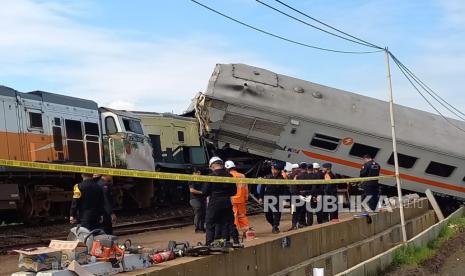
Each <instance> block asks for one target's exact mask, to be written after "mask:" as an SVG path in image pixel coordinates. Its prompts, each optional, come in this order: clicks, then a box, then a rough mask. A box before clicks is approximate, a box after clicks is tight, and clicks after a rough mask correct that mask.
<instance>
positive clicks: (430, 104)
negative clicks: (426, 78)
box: [393, 59, 465, 132]
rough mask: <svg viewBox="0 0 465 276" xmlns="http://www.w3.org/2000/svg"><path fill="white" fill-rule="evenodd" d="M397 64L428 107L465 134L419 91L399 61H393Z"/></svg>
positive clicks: (464, 130)
mask: <svg viewBox="0 0 465 276" xmlns="http://www.w3.org/2000/svg"><path fill="white" fill-rule="evenodd" d="M393 60H394V62H395V64H396V65H397V67H398V68H399V70H400V71H401V72H402V74H403V75H404V77H405V78H406V79H407V80H408V81H409V82H410V84H411V85H412V86H413V88H414V89H415V90H416V91H417V92H418V94H420V96H421V97H422V98H423V99H424V100H425V101H426V102H427V103H428V105H429V106H430V107H431V108H433V109H434V110H435V111H436V112H437V113H438V114H439V115H440V116H441V117H442V118H443V119H444V120H446V122H448V123H449V124H450V125H452V126H453V127H455V128H457V129H458V130H460V131H463V132H465V129H463V128H461V127H459V126H457V125H456V124H454V123H453V122H452V121H451V120H449V118H447V117H446V116H444V115H443V114H442V113H441V111H439V110H438V109H437V108H436V107H435V106H434V105H433V104H432V103H431V102H430V101H429V100H428V98H427V97H426V96H425V95H424V94H423V93H422V92H421V91H420V90H419V89H418V87H417V86H416V85H415V84H414V83H413V81H412V80H411V79H410V77H409V75H408V74H407V73H406V72H405V71H404V69H403V68H402V66H401V65H400V64H398V63H397V61H396V60H395V59H393Z"/></svg>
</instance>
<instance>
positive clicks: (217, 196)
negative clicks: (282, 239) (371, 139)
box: [189, 155, 381, 246]
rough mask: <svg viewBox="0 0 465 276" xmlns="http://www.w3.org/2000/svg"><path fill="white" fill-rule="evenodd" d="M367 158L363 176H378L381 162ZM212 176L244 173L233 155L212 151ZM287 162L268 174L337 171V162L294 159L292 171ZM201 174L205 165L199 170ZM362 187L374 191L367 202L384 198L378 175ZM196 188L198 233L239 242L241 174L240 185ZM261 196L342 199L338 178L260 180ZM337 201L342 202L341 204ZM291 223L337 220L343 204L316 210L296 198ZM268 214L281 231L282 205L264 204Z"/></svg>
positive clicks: (243, 209)
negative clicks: (291, 181) (334, 165)
mask: <svg viewBox="0 0 465 276" xmlns="http://www.w3.org/2000/svg"><path fill="white" fill-rule="evenodd" d="M363 159H364V164H363V166H362V169H361V171H360V176H361V177H369V176H379V173H380V169H381V168H380V166H379V164H378V163H376V162H375V161H374V160H373V159H372V158H371V157H370V156H369V155H365V156H364V158H363ZM209 165H210V169H211V173H210V175H211V176H225V177H235V178H243V177H244V175H243V174H241V173H239V172H238V171H237V169H236V166H235V164H234V162H233V161H230V160H228V161H226V162H223V160H222V159H221V158H219V157H213V158H212V159H211V160H210V162H209ZM284 168H285V163H284V162H280V161H275V162H273V163H272V164H271V171H270V173H269V174H267V175H266V176H265V177H263V178H264V179H294V180H305V179H311V180H317V179H320V180H331V179H335V178H336V175H335V174H334V173H333V172H332V164H331V163H324V164H322V165H321V166H320V164H318V163H313V164H307V163H300V164H294V165H293V167H292V170H291V171H290V172H287V171H286V170H285V169H284ZM194 173H195V174H200V171H195V172H194ZM362 188H363V190H364V192H365V196H369V198H370V199H369V201H368V206H369V209H370V210H376V208H377V204H378V199H379V185H378V181H377V180H371V181H366V182H363V184H362ZM189 190H190V193H191V200H190V204H191V206H192V207H193V209H194V225H195V232H196V233H202V232H205V233H206V244H210V243H211V242H213V241H214V240H217V239H223V240H226V241H227V242H229V241H230V240H231V238H232V240H233V244H232V245H233V246H234V245H236V244H239V243H240V240H239V236H240V235H239V232H241V233H242V234H244V233H245V231H247V230H248V229H249V221H248V218H247V202H248V196H249V191H248V186H247V184H244V183H241V182H240V180H239V179H238V182H237V184H236V185H230V184H227V183H199V182H192V183H190V185H189ZM257 190H258V191H257V193H258V201H259V203H261V204H262V203H263V201H264V199H265V198H266V197H274V198H279V197H281V196H286V195H293V196H296V198H298V199H299V200H302V201H305V202H309V203H310V206H312V207H315V206H316V205H317V204H318V201H320V200H325V197H333V198H336V199H337V185H335V184H325V183H322V184H316V185H315V184H313V185H305V184H302V185H294V184H293V185H284V184H283V185H259V187H258V189H257ZM336 206H337V204H336ZM292 207H293V208H292V226H291V228H290V229H289V231H290V230H295V229H297V228H301V227H306V226H310V225H312V224H313V217H314V215H316V220H317V223H325V222H332V223H337V222H338V221H339V218H338V209H337V208H336V209H335V210H332V211H329V212H326V211H325V210H324V209H320V210H318V211H317V212H316V213H315V214H314V213H313V212H312V211H310V210H309V209H308V208H306V207H307V205H306V204H295V206H292ZM264 212H265V218H266V220H267V222H268V223H269V224H270V225H271V227H272V233H279V232H280V229H279V225H280V221H281V215H282V212H281V210H280V209H279V208H268V209H265V210H264Z"/></svg>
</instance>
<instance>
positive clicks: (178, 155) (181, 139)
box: [173, 126, 186, 164]
mask: <svg viewBox="0 0 465 276" xmlns="http://www.w3.org/2000/svg"><path fill="white" fill-rule="evenodd" d="M173 131H174V137H173V144H174V145H176V147H175V148H174V150H173V159H174V162H175V163H178V164H183V163H185V160H184V159H185V158H184V145H185V139H186V137H185V133H186V128H185V127H180V126H174V127H173Z"/></svg>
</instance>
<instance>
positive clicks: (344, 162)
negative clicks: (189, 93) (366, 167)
mask: <svg viewBox="0 0 465 276" xmlns="http://www.w3.org/2000/svg"><path fill="white" fill-rule="evenodd" d="M194 107H195V111H196V116H197V118H198V120H199V123H200V128H201V134H202V136H203V137H204V138H205V139H206V140H207V141H210V142H211V143H214V144H215V145H216V146H217V147H218V148H219V149H225V148H228V149H234V150H236V151H241V152H248V153H251V154H254V155H258V156H262V157H264V158H270V159H277V160H283V161H288V162H293V163H297V162H303V161H305V162H331V163H333V165H334V168H335V171H337V172H339V173H341V174H344V175H347V176H352V177H356V176H358V173H359V170H360V168H361V165H362V156H363V155H365V154H370V155H372V156H373V157H374V158H375V159H376V160H377V161H378V162H379V163H380V164H381V166H382V168H383V170H382V174H394V163H393V153H392V140H391V128H390V120H389V105H388V103H387V102H384V101H381V100H377V99H374V98H370V97H365V96H361V95H358V94H354V93H350V92H346V91H342V90H339V89H335V88H330V87H326V86H323V85H319V84H315V83H311V82H308V81H304V80H300V79H296V78H292V77H288V76H284V75H279V74H276V73H274V72H271V71H268V70H265V69H261V68H257V67H252V66H248V65H244V64H218V65H217V66H216V67H215V70H214V72H213V74H212V76H211V78H210V80H209V83H208V88H207V90H206V91H205V93H203V94H201V95H200V96H198V97H197V99H196V101H195V102H194ZM394 112H395V119H396V129H397V136H398V137H397V139H398V151H399V165H400V173H401V179H402V187H403V188H404V189H407V190H411V191H416V192H420V193H423V192H425V190H426V189H431V190H432V191H434V192H436V193H440V194H443V195H449V196H453V197H456V198H458V199H462V200H463V199H465V137H464V134H463V133H460V132H459V131H458V130H457V129H455V128H454V127H452V126H451V125H449V124H447V122H445V121H444V119H443V118H441V117H440V116H437V115H434V114H431V113H428V112H424V111H420V110H416V109H412V108H408V107H404V106H400V105H395V106H394ZM451 120H452V119H451ZM454 123H455V124H457V125H459V126H460V127H462V128H465V123H463V122H460V121H454ZM383 184H385V185H391V186H392V185H394V180H393V179H391V180H385V181H384V182H383Z"/></svg>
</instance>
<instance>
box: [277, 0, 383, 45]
mask: <svg viewBox="0 0 465 276" xmlns="http://www.w3.org/2000/svg"><path fill="white" fill-rule="evenodd" d="M274 1H275V2H278V3H279V4H281V5H283V6H285V7H287V8H288V9H290V10H293V11H295V12H297V13H299V14H301V15H303V16H305V17H307V18H309V19H311V20H313V21H315V22H318V23H320V24H321V25H323V26H325V27H328V28H330V29H332V30H334V31H337V32H339V33H341V34H344V35H346V36H348V37H350V38H353V39H355V40H358V41H360V42H363V43H366V44H368V45H370V46H372V47H374V48H377V49H384V48H383V47H381V46H378V45H376V44H373V43H371V42H368V41H365V40H363V39H361V38H358V37H356V36H353V35H351V34H348V33H346V32H344V31H342V30H340V29H338V28H336V27H333V26H331V25H329V24H327V23H325V22H323V21H321V20H318V19H316V18H315V17H313V16H310V15H308V14H306V13H304V12H302V11H300V10H298V9H296V8H294V7H292V6H290V5H288V4H286V3H284V2H282V1H280V0H274Z"/></svg>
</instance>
